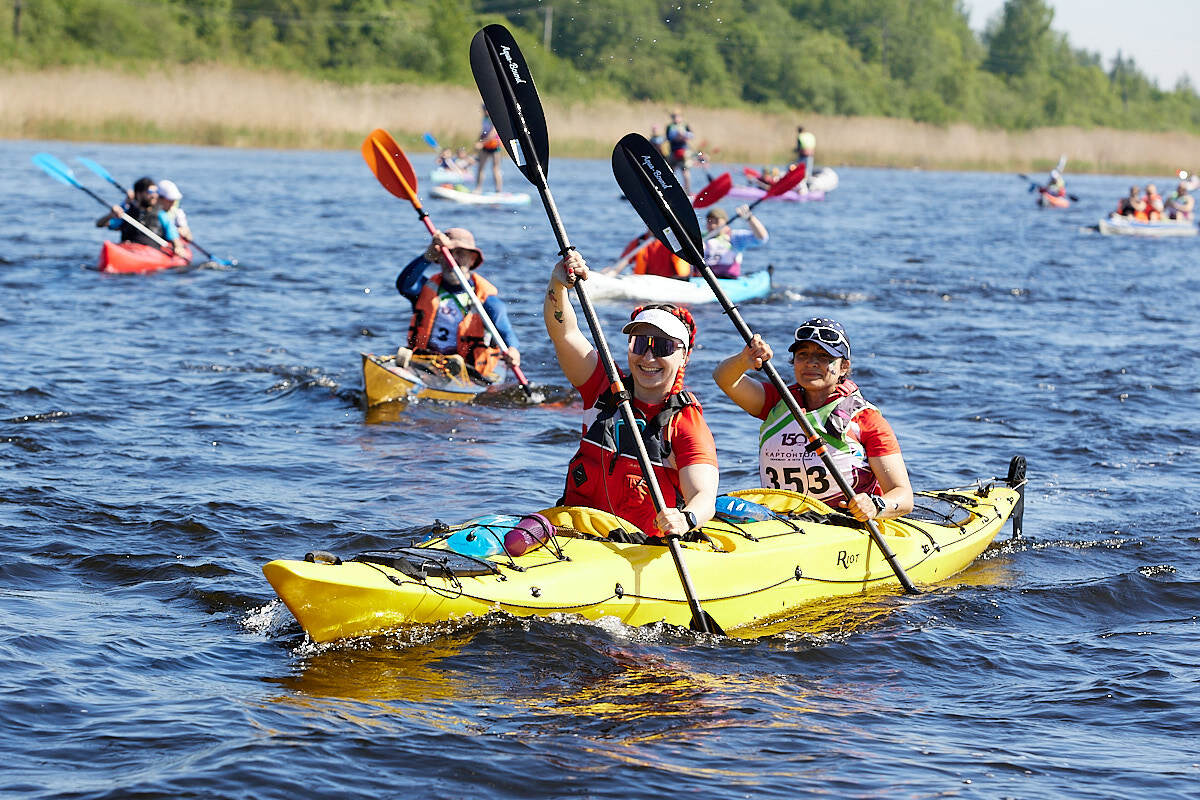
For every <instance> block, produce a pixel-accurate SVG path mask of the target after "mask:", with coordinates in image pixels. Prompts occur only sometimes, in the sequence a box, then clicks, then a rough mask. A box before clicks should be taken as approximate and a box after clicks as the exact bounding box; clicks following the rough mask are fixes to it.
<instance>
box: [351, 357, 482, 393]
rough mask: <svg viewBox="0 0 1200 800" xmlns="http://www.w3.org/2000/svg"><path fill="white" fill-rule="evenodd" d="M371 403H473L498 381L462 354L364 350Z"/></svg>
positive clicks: (365, 379)
mask: <svg viewBox="0 0 1200 800" xmlns="http://www.w3.org/2000/svg"><path fill="white" fill-rule="evenodd" d="M361 355H362V366H363V394H364V395H365V396H366V399H367V406H368V407H369V406H377V405H379V404H380V403H394V402H398V401H402V400H405V401H406V400H413V399H422V400H441V401H443V402H449V403H469V402H471V401H472V400H474V399H475V398H476V397H478V396H479V394H480V393H481V392H485V391H487V389H488V387H490V386H493V385H494V384H493V383H491V382H489V381H487V380H485V379H483V378H482V377H481V376H479V375H478V374H476V373H475V371H474V370H472V369H470V368H469V367H467V365H466V363H465V362H464V361H463V359H462V356H458V355H453V356H442V355H413V354H412V352H411V351H410V350H407V349H403V348H402V349H401V350H400V351H399V353H398V354H397V355H374V354H372V353H362V354H361Z"/></svg>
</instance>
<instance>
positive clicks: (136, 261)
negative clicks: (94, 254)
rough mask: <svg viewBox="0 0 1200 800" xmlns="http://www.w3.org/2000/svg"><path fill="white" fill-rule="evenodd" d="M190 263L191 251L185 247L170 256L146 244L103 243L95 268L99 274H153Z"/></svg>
mask: <svg viewBox="0 0 1200 800" xmlns="http://www.w3.org/2000/svg"><path fill="white" fill-rule="evenodd" d="M191 263H192V251H191V250H190V249H189V248H188V247H187V245H182V246H180V248H179V249H178V250H177V251H176V252H175V253H174V254H171V253H167V252H165V251H163V250H160V249H158V248H157V247H151V246H150V245H146V244H134V243H133V242H122V243H121V244H117V243H116V242H104V244H102V245H101V246H100V258H99V260H98V261H97V262H96V266H97V268H98V269H99V270H100V271H101V272H154V271H156V270H160V269H167V268H168V267H186V266H188V265H189V264H191Z"/></svg>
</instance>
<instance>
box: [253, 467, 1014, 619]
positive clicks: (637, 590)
mask: <svg viewBox="0 0 1200 800" xmlns="http://www.w3.org/2000/svg"><path fill="white" fill-rule="evenodd" d="M733 494H734V495H737V496H739V497H741V498H743V499H746V500H750V501H751V502H755V503H762V504H764V505H767V506H769V507H770V508H771V509H772V510H773V511H777V512H779V513H781V514H787V515H788V516H787V517H786V518H777V519H769V520H766V521H763V522H750V523H742V524H735V523H732V522H728V521H725V520H714V521H711V522H709V523H708V524H706V525H705V526H704V527H703V530H704V532H705V533H706V534H708V535H709V536H710V537H711V538H712V540H713V542H714V543H715V544H710V543H708V542H689V543H682V542H681V543H680V550H681V553H682V558H683V560H684V562H685V564H686V566H687V569H688V572H689V574H690V575H691V578H692V584H693V585H694V587H695V589H696V593H697V596H698V599H699V601H700V603H701V605H702V606H703V608H704V611H705V612H707V613H708V614H709V615H710V616H711V617H712V618H713V619H715V620H716V621H717V622H718V624H719V625H721V627H722V628H724V629H725V631H726V633H729V634H730V635H736V636H746V637H750V636H754V635H756V634H755V630H756V629H761V628H762V627H763V626H765V625H767V624H770V623H772V622H777V621H779V620H780V619H784V618H787V617H788V616H789V615H791V614H794V613H796V612H797V611H798V610H799V609H801V608H803V607H804V606H807V605H809V604H813V603H817V602H820V601H822V600H831V599H833V598H839V597H847V596H853V595H859V594H862V593H864V592H868V591H875V590H888V589H895V588H896V587H898V586H899V581H898V580H897V578H896V577H895V575H894V573H893V572H892V569H891V567H890V566H889V565H888V563H887V561H886V560H885V559H884V557H883V556H882V554H881V553H880V551H879V549H878V548H877V547H876V546H875V545H874V544H873V543H872V541H871V539H870V537H869V536H868V535H867V533H866V531H865V530H864V529H863V528H862V527H861V526H860V525H856V524H854V523H853V522H852V520H849V518H847V517H844V516H842V515H837V514H834V515H832V516H830V513H831V510H830V509H829V508H828V507H827V506H825V505H823V504H822V503H820V502H819V501H815V500H811V499H809V498H806V497H805V496H803V495H799V494H796V493H795V492H788V491H781V490H773V489H751V490H746V491H742V492H734V493H733ZM935 497H941V498H949V499H952V500H953V501H955V503H957V504H960V507H959V509H958V510H959V512H961V514H962V516H961V517H959V518H958V519H956V520H955V524H937V523H935V522H931V521H924V520H921V521H918V520H914V519H910V518H905V519H903V520H888V521H885V522H883V523H882V524H881V528H882V530H883V534H884V536H885V538H886V540H887V542H888V544H889V546H890V547H891V549H892V550H893V552H894V553H895V554H896V557H897V559H898V560H899V563H900V564H901V565H902V566H903V568H904V570H905V571H906V572H907V574H908V576H909V578H910V579H912V580H913V581H914V582H916V583H925V584H928V583H934V582H938V581H943V580H945V579H947V578H949V577H951V576H953V575H955V574H956V573H958V572H960V571H961V570H963V569H964V568H966V567H967V565H969V564H970V563H971V562H972V561H974V560H975V558H976V557H977V556H978V555H979V554H980V553H981V552H983V550H984V549H985V548H986V547H987V546H988V545H989V544H990V543H991V542H992V541H993V540H994V539H995V537H996V535H997V534H998V533H999V531H1000V529H1001V528H1002V526H1003V525H1004V523H1005V521H1006V520H1008V518H1009V517H1010V515H1012V514H1013V513H1014V510H1017V509H1019V508H1020V501H1021V493H1020V491H1019V489H1012V488H1008V487H1005V486H989V487H988V490H987V491H986V492H983V493H981V492H980V491H979V490H975V489H971V490H951V491H949V492H940V493H937V495H933V494H929V495H926V494H923V493H922V494H919V495H918V504H919V505H920V504H921V503H922V502H923V501H925V500H926V499H927V498H935ZM930 502H937V501H932V500H931V501H930ZM943 502H944V501H943ZM948 505H949V504H948ZM802 512H812V514H817V515H824V516H817V517H813V516H812V514H809V515H808V516H807V517H802V516H798V515H799V514H801V513H802ZM540 513H541V514H542V515H543V516H544V517H546V518H547V519H548V520H549V521H550V522H551V523H552V524H553V525H554V526H556V529H557V536H556V540H555V541H554V542H552V543H551V544H550V545H548V546H544V547H540V548H538V549H535V550H532V551H528V552H526V553H524V554H522V555H519V556H515V557H513V558H511V559H510V558H509V557H508V556H507V555H505V554H503V553H501V554H500V555H498V556H491V557H489V558H490V560H487V561H483V560H480V561H478V564H481V565H484V566H486V567H489V568H494V569H495V573H494V574H473V575H472V574H461V573H460V574H454V575H446V576H440V575H439V573H438V570H437V569H436V568H433V569H427V568H426V569H414V568H413V566H414V564H415V563H417V562H419V561H420V558H422V557H424V558H431V559H434V561H433V562H427V563H426V567H428V566H429V564H430V563H436V559H437V558H439V557H442V558H443V559H444V561H443V563H445V558H446V554H447V553H449V552H450V551H449V550H448V549H446V548H445V546H444V545H445V542H446V539H447V537H448V536H449V532H451V531H453V530H455V529H453V528H449V529H446V532H445V535H439V536H438V537H437V538H435V539H433V540H431V541H430V542H427V543H425V544H422V545H420V546H418V547H413V548H407V550H406V551H405V553H406V554H407V555H406V559H405V560H404V561H401V562H398V563H396V564H394V565H389V564H387V563H383V562H381V561H379V560H376V559H372V561H371V562H368V561H359V560H354V561H346V562H337V563H330V562H331V561H334V560H335V559H324V563H315V562H317V561H322V559H319V558H316V557H315V556H314V557H313V560H311V561H310V560H307V559H306V560H304V561H299V560H277V561H272V562H270V563H268V564H266V565H265V566H264V567H263V573H264V575H265V576H266V578H267V580H268V581H269V582H270V583H271V585H272V587H273V588H274V589H275V592H276V594H277V595H278V596H279V598H280V599H281V600H282V601H283V603H284V604H285V605H286V606H287V608H288V609H289V610H290V611H291V612H292V614H293V616H294V617H295V618H296V620H297V621H298V622H299V623H300V625H301V626H302V627H303V628H304V630H305V631H306V632H307V633H308V634H309V636H311V637H312V638H313V639H314V640H315V641H317V642H327V641H333V640H336V639H342V638H347V637H354V636H363V635H372V634H379V633H384V632H387V631H390V630H395V629H399V628H404V627H407V626H410V625H424V624H431V623H438V622H445V621H450V620H458V619H462V618H464V617H467V616H482V615H484V614H487V613H489V612H492V611H504V612H508V613H510V614H514V615H516V616H545V615H549V614H561V613H571V614H578V615H580V616H582V617H585V618H587V619H599V618H600V617H608V616H611V617H616V618H617V619H619V620H621V621H622V622H624V623H626V624H628V625H647V624H653V623H659V622H666V623H669V624H672V625H678V626H681V627H686V626H687V625H688V623H689V620H690V619H691V611H690V608H689V605H688V602H687V599H686V597H685V596H684V594H683V590H682V588H681V584H680V581H679V577H678V573H677V571H676V568H675V565H674V561H673V559H672V557H671V555H670V553H669V551H668V549H667V548H666V547H662V546H654V545H644V544H623V543H618V542H614V541H611V540H609V539H607V538H597V537H605V536H607V534H608V532H609V531H611V530H613V529H615V528H624V529H625V530H633V527H632V525H630V523H628V522H626V521H625V520H622V519H621V518H619V517H615V516H613V515H611V514H606V513H604V512H600V511H595V510H592V509H585V508H578V507H563V506H558V507H554V508H550V509H546V510H543V511H541V512H540ZM1018 513H1019V512H1018ZM819 519H836V520H839V521H840V524H834V523H832V522H821V521H813V520H819ZM847 521H849V524H846V523H847ZM584 537H589V538H584ZM392 552H395V553H400V552H401V551H399V550H397V551H392ZM439 553H440V554H442V556H439V555H438V554H439ZM559 553H561V556H562V557H560V556H559ZM414 554H418V557H417V558H415V559H414V558H413V555H414ZM311 555H312V554H310V556H311ZM372 555H376V556H377V555H380V554H372ZM451 555H452V554H451ZM363 557H364V558H367V557H368V556H366V555H365V554H364V556H363ZM459 558H461V557H459ZM479 571H480V570H476V572H479Z"/></svg>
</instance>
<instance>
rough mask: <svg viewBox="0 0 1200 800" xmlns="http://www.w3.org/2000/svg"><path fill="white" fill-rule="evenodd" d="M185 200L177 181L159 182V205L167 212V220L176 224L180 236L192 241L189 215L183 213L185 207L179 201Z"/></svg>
mask: <svg viewBox="0 0 1200 800" xmlns="http://www.w3.org/2000/svg"><path fill="white" fill-rule="evenodd" d="M182 199H183V193H182V192H180V191H179V187H178V186H176V185H175V181H159V182H158V205H159V207H160V208H161V209H162V210H163V211H165V212H167V218H168V219H169V220H171V222H173V223H174V224H175V229H176V230H177V231H179V236H180V237H181V238H182V239H184V240H186V241H189V242H190V241H192V229H191V228H189V227H188V222H187V214H185V213H184V212H183V207H182V206H180V205H179V201H180V200H182Z"/></svg>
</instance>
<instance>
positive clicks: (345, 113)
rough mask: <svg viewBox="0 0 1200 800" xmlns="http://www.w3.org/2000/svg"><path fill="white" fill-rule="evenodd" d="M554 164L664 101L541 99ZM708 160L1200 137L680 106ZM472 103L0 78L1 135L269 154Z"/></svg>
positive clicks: (283, 81)
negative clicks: (798, 147)
mask: <svg viewBox="0 0 1200 800" xmlns="http://www.w3.org/2000/svg"><path fill="white" fill-rule="evenodd" d="M543 100H544V102H545V110H546V118H547V123H548V125H549V127H550V131H551V142H552V151H553V152H554V153H555V155H558V156H565V157H580V158H608V157H609V155H610V154H611V152H612V144H613V142H616V141H617V140H618V139H619V138H620V137H621V136H623V135H624V134H625V133H628V132H629V131H631V130H634V131H641V132H643V133H648V132H649V129H650V125H651V124H659V125H662V124H664V123H665V121H666V117H667V114H668V111H669V109H667V108H666V107H665V106H664V105H663V104H661V103H649V102H643V103H638V102H621V101H614V100H602V101H598V102H594V103H591V104H588V105H583V104H572V103H564V102H562V101H560V100H558V99H557V98H543ZM683 111H684V116H685V118H686V119H687V120H688V122H689V123H690V124H691V126H692V128H693V129H694V130H695V131H696V135H697V139H698V142H699V145H700V147H701V149H703V150H705V151H706V152H707V153H708V154H709V155H710V157H711V158H712V159H713V161H714V162H717V163H720V162H746V163H781V162H784V161H786V160H788V159H789V157H790V156H791V144H792V142H793V141H794V137H795V129H796V125H797V124H799V123H803V124H804V125H805V127H807V128H809V129H810V130H812V131H814V132H815V133H816V134H817V160H818V163H821V164H829V165H833V166H838V165H853V166H877V167H896V168H919V169H931V170H939V169H945V170H978V171H1007V172H1013V171H1018V172H1019V171H1024V172H1043V171H1046V170H1048V169H1050V168H1051V167H1052V166H1053V165H1054V163H1055V162H1056V161H1057V160H1058V156H1059V154H1060V153H1066V154H1068V155H1069V157H1070V162H1069V167H1070V171H1071V172H1074V173H1084V172H1093V173H1112V174H1141V175H1154V174H1163V175H1170V174H1173V173H1174V171H1175V170H1177V169H1181V168H1182V169H1189V170H1191V169H1194V168H1196V167H1200V164H1195V163H1193V160H1194V159H1196V158H1197V157H1198V155H1197V154H1200V136H1195V135H1190V134H1185V133H1153V132H1140V131H1122V130H1112V129H1093V130H1083V129H1081V128H1065V127H1064V128H1038V129H1035V130H1030V131H1019V132H1009V131H1000V130H981V129H978V128H974V127H971V126H969V125H965V124H958V125H950V126H946V127H939V126H935V125H929V124H925V123H918V122H913V121H910V120H900V119H888V118H878V117H833V116H822V115H817V114H799V113H793V112H788V113H781V112H773V111H756V110H750V109H709V108H698V107H686V106H685V107H684V108H683ZM478 124H479V96H478V94H477V93H476V92H475V91H474V90H472V89H468V88H464V87H461V86H436V85H425V86H417V85H357V86H345V85H341V84H335V83H331V82H323V81H315V80H311V79H307V78H303V77H299V76H295V75H290V74H284V73H271V72H252V71H247V70H239V69H234V68H231V67H225V66H220V65H201V66H191V67H186V68H183V67H181V68H173V69H168V70H164V71H157V72H154V73H148V74H131V73H128V72H122V71H120V70H114V69H98V68H74V69H61V70H48V71H40V72H6V73H2V74H0V138H6V139H48V140H63V141H85V140H86V141H105V142H125V143H138V142H147V143H173V144H190V145H210V146H227V147H265V148H277V149H357V148H358V147H359V146H360V144H361V143H362V139H363V137H364V136H365V135H366V134H367V133H368V132H370V131H371V130H372V129H374V128H377V127H383V128H387V129H388V130H389V131H391V133H392V134H393V135H395V136H396V138H397V139H398V140H399V141H400V142H401V143H402V144H404V145H406V146H411V147H413V148H414V152H422V151H424V150H426V146H425V145H424V143H423V142H422V141H421V134H422V133H424V132H425V131H431V132H433V134H434V135H435V136H436V137H437V138H438V139H439V141H441V142H443V143H445V144H447V145H468V146H469V145H470V144H471V143H472V142H474V140H475V137H476V135H477V133H478Z"/></svg>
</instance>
